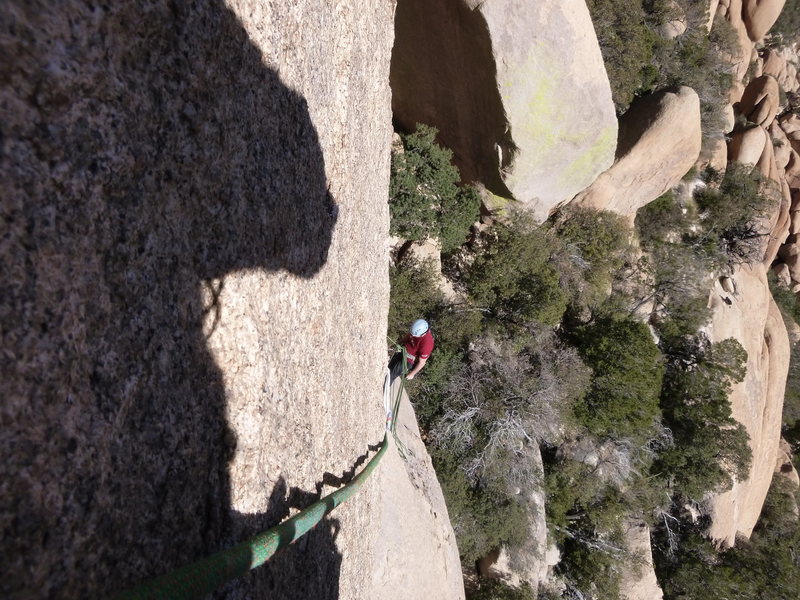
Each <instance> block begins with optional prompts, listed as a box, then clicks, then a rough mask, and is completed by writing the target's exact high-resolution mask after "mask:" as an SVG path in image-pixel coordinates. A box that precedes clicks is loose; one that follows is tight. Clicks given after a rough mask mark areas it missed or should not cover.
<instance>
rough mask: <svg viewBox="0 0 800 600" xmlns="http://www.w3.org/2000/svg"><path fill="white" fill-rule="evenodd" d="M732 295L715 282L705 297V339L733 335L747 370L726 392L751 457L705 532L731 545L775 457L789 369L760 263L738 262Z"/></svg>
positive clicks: (757, 509) (761, 494) (751, 515)
mask: <svg viewBox="0 0 800 600" xmlns="http://www.w3.org/2000/svg"><path fill="white" fill-rule="evenodd" d="M731 280H732V282H733V289H734V290H735V291H734V292H733V293H731V292H728V291H726V290H725V289H723V287H722V285H721V284H720V283H719V282H718V283H717V284H715V288H714V290H713V291H712V293H711V296H710V298H709V307H710V308H711V310H712V318H711V324H710V326H709V337H710V339H711V341H713V342H718V341H722V340H724V339H727V338H730V337H732V338H735V339H736V340H738V341H739V343H741V345H742V346H743V347H744V349H745V350H746V351H747V365H746V367H747V374H746V376H745V379H744V381H742V382H741V383H739V384H737V385H736V386H735V387H734V389H733V392H732V394H731V396H730V402H731V409H732V413H733V417H734V418H735V419H736V420H737V421H739V422H740V423H742V424H743V425H744V426H745V428H746V430H747V433H748V435H749V436H750V447H751V450H752V453H753V461H752V465H751V467H750V475H749V477H748V478H747V479H746V480H745V481H736V482H735V483H734V486H733V489H731V490H730V491H728V492H725V493H723V494H720V495H717V496H715V497H713V498H712V499H711V501H710V504H711V509H712V525H711V527H710V530H709V534H710V535H711V537H713V538H714V539H716V540H718V541H720V542H721V543H722V544H724V545H727V546H732V545H733V543H734V541H735V539H736V536H737V535H744V536H749V535H750V533H751V532H752V530H753V527H754V526H755V524H756V521H757V520H758V516H759V514H760V513H761V507H762V505H763V502H764V498H765V497H766V495H767V491H768V489H769V486H770V482H771V481H772V472H773V470H774V467H775V461H776V459H777V456H778V441H779V439H780V428H781V411H782V408H783V393H784V388H785V385H786V375H787V373H788V370H789V353H790V352H789V350H790V349H789V338H788V335H787V333H786V327H785V325H784V323H783V319H782V317H781V314H780V310H779V309H778V307H777V305H776V304H775V302H774V300H773V299H772V295H771V294H770V291H769V286H768V285H767V277H766V267H765V266H763V265H761V264H757V265H753V266H740V267H738V268H737V269H736V270H735V272H734V273H733V275H732V276H731Z"/></svg>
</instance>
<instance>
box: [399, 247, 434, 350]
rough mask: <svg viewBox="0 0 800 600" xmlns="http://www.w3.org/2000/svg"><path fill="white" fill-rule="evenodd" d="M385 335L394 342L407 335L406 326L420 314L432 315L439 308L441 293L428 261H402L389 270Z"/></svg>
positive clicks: (408, 259) (407, 259) (411, 259)
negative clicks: (387, 318) (387, 314)
mask: <svg viewBox="0 0 800 600" xmlns="http://www.w3.org/2000/svg"><path fill="white" fill-rule="evenodd" d="M389 286H390V290H391V291H390V295H389V324H388V330H387V331H388V335H389V337H390V338H391V339H393V340H396V339H399V338H400V337H402V336H404V335H405V334H406V333H408V327H409V325H411V323H412V322H413V321H414V320H415V319H418V318H420V315H431V314H435V313H436V312H437V311H439V310H440V309H441V305H442V302H443V296H442V292H441V291H440V290H439V287H438V285H437V281H436V272H435V270H434V268H433V266H432V265H431V263H430V262H425V263H420V262H419V261H417V260H415V259H413V258H406V259H404V260H402V261H400V263H398V264H397V265H392V266H391V267H390V268H389Z"/></svg>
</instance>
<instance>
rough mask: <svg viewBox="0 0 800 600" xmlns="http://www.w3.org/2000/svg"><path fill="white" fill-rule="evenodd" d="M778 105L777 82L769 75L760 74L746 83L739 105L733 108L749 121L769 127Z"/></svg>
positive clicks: (778, 91) (778, 92)
mask: <svg viewBox="0 0 800 600" xmlns="http://www.w3.org/2000/svg"><path fill="white" fill-rule="evenodd" d="M779 105H780V90H779V87H778V82H777V81H776V80H775V78H774V77H772V76H771V75H762V76H761V77H756V78H755V79H753V81H751V82H750V83H749V84H747V87H746V88H745V90H744V93H743V94H742V99H741V100H740V101H739V105H738V106H735V107H734V108H735V109H736V110H737V111H738V112H739V114H742V115H744V116H745V117H747V120H748V121H750V122H751V123H755V124H756V125H761V126H763V127H769V125H770V123H772V120H773V119H774V118H775V115H776V114H777V113H778V107H779Z"/></svg>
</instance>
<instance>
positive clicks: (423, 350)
mask: <svg viewBox="0 0 800 600" xmlns="http://www.w3.org/2000/svg"><path fill="white" fill-rule="evenodd" d="M405 347H406V354H407V355H408V362H410V363H413V362H415V361H416V359H418V358H422V359H425V358H428V357H429V356H430V355H431V352H433V334H432V333H431V330H430V329H429V330H428V331H426V332H425V333H424V335H421V336H419V337H414V336H413V335H411V334H409V335H408V337H407V338H406V343H405Z"/></svg>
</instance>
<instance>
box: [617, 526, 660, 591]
mask: <svg viewBox="0 0 800 600" xmlns="http://www.w3.org/2000/svg"><path fill="white" fill-rule="evenodd" d="M625 548H626V550H627V551H628V552H630V553H631V554H632V555H634V556H635V557H636V558H635V560H634V561H628V563H627V565H626V567H627V568H626V569H624V570H623V571H622V580H621V581H620V586H619V588H620V589H619V592H620V597H621V598H624V599H625V600H661V599H662V598H663V597H664V593H663V592H662V591H661V587H660V586H659V585H658V581H657V580H656V573H655V570H654V569H653V551H652V548H651V547H650V528H649V527H648V526H647V524H646V523H642V522H641V521H629V522H628V523H627V524H626V526H625Z"/></svg>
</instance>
